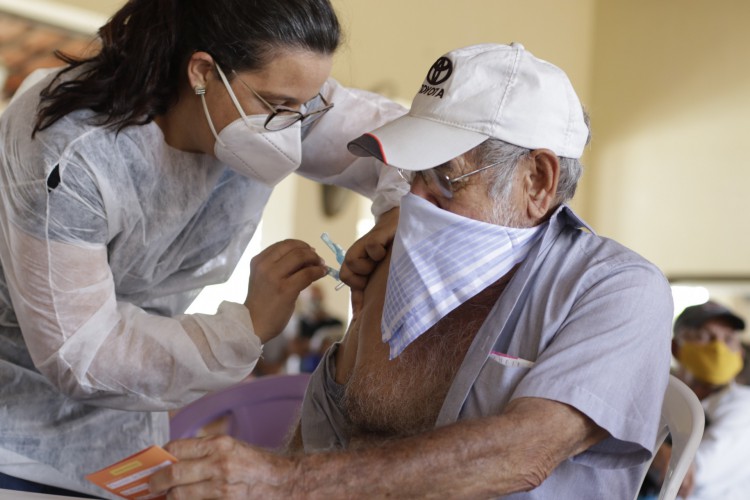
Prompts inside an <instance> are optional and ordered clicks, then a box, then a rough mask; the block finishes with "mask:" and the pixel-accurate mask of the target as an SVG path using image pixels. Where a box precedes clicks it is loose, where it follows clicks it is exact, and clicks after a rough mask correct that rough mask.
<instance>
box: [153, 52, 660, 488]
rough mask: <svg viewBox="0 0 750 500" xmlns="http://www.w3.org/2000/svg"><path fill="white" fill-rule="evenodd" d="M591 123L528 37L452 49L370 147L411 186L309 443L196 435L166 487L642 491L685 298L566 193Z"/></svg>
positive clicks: (329, 362)
mask: <svg viewBox="0 0 750 500" xmlns="http://www.w3.org/2000/svg"><path fill="white" fill-rule="evenodd" d="M588 136H589V130H588V126H587V124H586V121H585V117H584V113H583V111H582V107H581V104H580V102H579V100H578V98H577V96H576V94H575V92H574V90H573V88H572V85H571V84H570V82H569V80H568V78H567V76H566V75H565V74H564V73H563V72H562V71H561V70H560V69H558V68H556V67H555V66H553V65H551V64H549V63H547V62H545V61H541V60H539V59H537V58H535V57H534V56H533V55H531V54H530V53H529V52H527V51H526V50H525V49H524V48H523V47H522V46H521V45H519V44H512V45H510V46H507V45H495V44H486V45H479V46H472V47H467V48H463V49H458V50H455V51H452V52H450V53H448V54H446V55H445V56H443V57H441V58H440V59H438V61H437V62H436V63H435V64H434V65H433V66H432V67H431V68H430V70H429V72H428V74H427V78H426V80H425V82H424V84H423V85H422V87H421V89H420V90H419V93H418V94H417V95H416V97H415V98H414V102H413V104H412V107H411V110H410V112H409V113H408V115H406V116H404V117H402V118H399V119H397V120H396V121H394V122H391V123H389V124H387V125H385V126H384V127H382V128H380V129H378V130H375V131H373V132H372V133H371V134H368V135H366V136H363V137H361V138H359V139H357V140H356V141H354V142H353V143H351V144H350V150H351V151H352V152H354V153H355V154H359V155H373V156H376V157H378V158H379V159H381V160H382V161H383V162H385V163H387V164H389V165H391V166H393V167H395V168H399V169H400V171H401V173H402V175H403V176H404V177H405V178H406V179H407V180H408V181H409V182H410V183H411V192H410V193H409V194H407V195H406V196H404V198H403V199H402V203H401V212H400V218H399V223H398V229H397V231H396V236H395V240H394V242H393V245H392V248H391V249H390V252H389V255H388V257H387V258H386V259H385V260H384V261H383V262H382V263H381V264H380V265H378V266H377V267H376V268H375V270H374V272H373V273H372V275H371V276H370V277H369V281H368V282H367V286H366V288H365V289H364V295H363V297H361V298H359V299H357V301H356V303H357V305H358V306H361V307H358V308H357V310H356V314H355V318H354V320H353V321H352V323H351V325H350V327H349V330H348V332H347V335H346V337H345V339H344V341H343V342H342V343H340V344H339V345H337V346H334V348H332V349H331V350H329V351H328V353H327V355H326V357H325V358H324V360H323V362H322V363H321V364H320V366H319V367H318V370H317V371H316V372H315V374H314V376H313V379H312V381H311V385H310V387H309V389H308V393H307V395H306V400H305V403H304V405H303V411H302V417H301V425H300V428H299V429H298V432H297V436H296V437H297V440H296V443H297V446H300V445H301V446H303V447H304V453H297V454H294V455H290V456H280V455H274V454H270V453H267V452H263V451H260V450H258V449H255V448H252V447H250V446H247V445H243V444H240V443H238V442H236V441H233V440H231V439H228V438H214V439H206V440H199V441H186V442H175V443H172V444H170V445H168V449H169V450H171V451H172V452H173V453H175V454H176V455H177V456H178V458H180V459H181V460H183V461H185V462H184V463H183V462H180V463H178V464H176V465H174V466H173V467H171V468H169V469H167V470H166V471H162V472H160V473H158V474H157V476H156V477H155V478H154V479H153V480H152V483H151V484H152V487H153V489H154V490H165V489H167V488H173V490H172V492H173V493H175V494H176V497H180V498H183V497H184V498H203V497H204V496H205V497H208V496H210V495H212V494H217V492H219V493H221V494H225V495H227V496H231V495H235V496H236V497H237V498H245V497H246V496H258V497H262V496H269V495H270V496H273V495H277V496H289V495H291V496H296V497H311V498H317V497H331V498H354V497H362V498H367V497H385V496H393V497H437V496H439V497H443V498H455V497H469V498H487V497H496V496H502V495H509V494H513V493H516V494H517V495H515V496H513V498H550V499H551V498H554V499H568V498H569V499H586V498H591V499H601V498H608V499H611V498H622V499H630V498H633V497H634V496H635V493H636V491H637V489H638V486H639V485H638V482H639V478H640V477H641V472H642V471H643V468H644V467H645V462H646V460H648V459H649V457H650V456H651V453H652V448H653V447H654V443H655V437H656V433H657V430H658V426H659V411H660V407H661V400H662V397H663V394H664V390H665V387H666V383H667V377H668V374H669V361H670V354H669V342H670V331H669V330H670V326H671V318H672V302H671V293H670V290H669V286H668V283H667V282H666V280H665V279H664V277H663V275H662V274H661V273H660V272H659V271H658V270H657V269H656V268H655V267H654V266H653V265H652V264H650V263H648V262H647V261H645V260H644V259H643V258H641V257H639V256H638V255H636V254H635V253H633V252H632V251H630V250H628V249H626V248H624V247H623V246H621V245H619V244H617V243H615V242H613V241H611V240H607V239H605V238H601V237H599V236H596V235H595V234H593V232H592V231H590V230H583V229H582V227H585V225H584V224H583V222H581V220H580V219H578V218H577V217H576V216H575V215H574V214H573V212H572V211H571V209H570V208H569V207H568V206H567V205H565V201H566V200H568V199H569V198H571V197H572V195H573V193H574V191H575V187H576V184H577V181H578V178H579V176H580V172H581V165H580V163H579V160H578V159H579V158H580V156H581V154H582V153H583V149H584V146H585V144H586V143H587V142H588ZM377 253H378V251H377V249H376V250H375V251H373V254H377ZM348 264H349V268H350V269H351V270H352V271H357V270H360V271H361V272H363V273H365V274H366V273H367V272H369V266H368V264H367V263H357V262H349V263H348ZM362 270H363V271H362ZM342 275H343V273H342ZM349 279H350V282H352V283H356V282H357V279H356V277H355V276H353V275H351V276H349ZM219 488H221V489H219ZM523 492H525V493H523ZM181 495H184V496H181Z"/></svg>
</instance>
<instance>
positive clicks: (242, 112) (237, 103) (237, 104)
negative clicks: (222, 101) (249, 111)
mask: <svg viewBox="0 0 750 500" xmlns="http://www.w3.org/2000/svg"><path fill="white" fill-rule="evenodd" d="M214 64H216V69H217V70H219V76H220V77H221V80H222V81H223V82H224V86H225V87H226V88H227V92H229V97H231V98H232V102H233V103H234V107H235V108H237V112H238V113H239V114H240V116H241V117H242V118H243V119H244V120H245V121H247V115H246V114H245V110H243V109H242V106H241V105H240V101H238V100H237V96H236V95H234V91H233V90H232V87H231V85H229V80H227V77H226V76H225V75H224V72H223V71H222V70H221V68H220V67H219V65H218V64H217V63H216V62H214Z"/></svg>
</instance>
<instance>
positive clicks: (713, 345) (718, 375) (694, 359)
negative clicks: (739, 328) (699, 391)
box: [679, 340, 743, 385]
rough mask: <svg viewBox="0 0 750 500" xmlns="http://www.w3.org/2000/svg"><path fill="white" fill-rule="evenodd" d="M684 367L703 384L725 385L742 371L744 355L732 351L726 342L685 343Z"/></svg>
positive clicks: (681, 349) (683, 345)
mask: <svg viewBox="0 0 750 500" xmlns="http://www.w3.org/2000/svg"><path fill="white" fill-rule="evenodd" d="M679 360H680V363H682V365H683V366H684V367H685V368H686V369H687V370H689V371H690V373H692V374H693V376H694V377H695V378H697V379H698V380H700V381H702V382H707V383H709V384H714V385H725V384H728V383H729V382H731V381H732V380H733V379H734V377H736V376H737V374H738V373H740V371H741V370H742V364H743V363H742V355H741V354H740V353H739V352H735V351H733V350H731V349H730V348H729V347H728V346H727V345H726V344H725V343H724V342H720V341H718V340H714V341H713V342H710V343H708V344H703V343H698V342H685V343H683V344H682V345H681V346H680V350H679Z"/></svg>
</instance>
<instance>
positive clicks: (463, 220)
mask: <svg viewBox="0 0 750 500" xmlns="http://www.w3.org/2000/svg"><path fill="white" fill-rule="evenodd" d="M542 229H543V226H537V227H534V228H523V229H517V228H508V227H503V226H498V225H495V224H489V223H487V222H482V221H478V220H474V219H469V218H467V217H463V216H461V215H457V214H454V213H452V212H448V211H446V210H442V209H440V208H438V207H436V206H435V205H433V204H432V203H430V202H428V201H426V200H424V199H422V198H420V197H419V196H416V195H413V194H411V193H409V194H407V195H405V196H404V197H403V198H402V199H401V213H400V216H399V221H398V228H397V230H396V237H395V239H394V241H393V250H392V253H391V263H390V270H389V274H388V284H387V285H386V292H385V304H384V306H383V319H382V323H381V331H382V335H383V342H388V344H389V345H390V359H394V358H395V357H396V356H398V355H399V354H401V352H403V350H404V349H405V348H406V347H407V346H408V345H409V344H410V343H412V342H413V341H414V340H416V339H417V338H418V337H419V336H420V335H422V334H423V333H424V332H425V331H427V330H428V329H429V328H430V327H431V326H433V325H434V324H435V323H437V322H438V321H439V320H440V319H441V318H443V317H444V316H446V315H447V314H448V313H450V312H451V311H453V310H454V309H455V308H457V307H458V306H460V305H461V304H463V303H464V302H466V301H467V300H468V299H470V298H471V297H473V296H474V295H476V294H477V293H479V292H481V291H482V290H484V289H485V288H487V287H488V286H489V285H491V284H492V283H494V282H495V281H497V280H498V279H500V278H501V277H502V276H504V275H505V274H506V273H507V272H508V271H510V269H511V268H513V266H515V265H516V264H518V263H519V262H521V261H522V260H523V259H525V258H526V255H527V254H528V252H529V250H530V249H531V247H532V246H533V244H534V242H535V241H537V239H538V238H539V237H540V236H541V235H542Z"/></svg>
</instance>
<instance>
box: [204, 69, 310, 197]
mask: <svg viewBox="0 0 750 500" xmlns="http://www.w3.org/2000/svg"><path fill="white" fill-rule="evenodd" d="M216 69H217V70H219V76H221V79H222V81H223V82H224V86H225V87H226V89H227V92H229V96H230V97H231V98H232V102H233V103H234V106H235V107H236V108H237V111H238V112H239V114H240V118H238V119H236V120H235V121H233V122H232V123H230V124H229V125H227V126H226V127H224V128H223V129H222V130H221V132H219V133H218V134H217V133H216V129H215V128H214V124H213V122H212V121H211V116H210V114H209V112H208V106H206V99H205V97H203V95H201V96H200V97H201V102H202V103H203V112H204V113H205V115H206V119H207V120H208V125H209V127H210V128H211V132H212V133H213V135H214V138H215V139H216V144H215V145H214V154H215V155H216V158H218V159H219V160H221V161H222V162H224V163H226V164H227V165H229V167H230V168H231V169H232V170H234V171H235V172H237V173H239V174H242V175H244V176H246V177H250V178H252V179H256V180H258V181H260V182H262V183H264V184H267V185H269V186H275V185H276V184H278V183H279V182H281V180H282V179H284V178H285V177H286V176H287V175H289V174H290V173H292V172H294V171H295V170H297V168H298V167H299V165H300V162H301V161H302V136H301V124H300V123H295V124H294V125H292V126H291V127H288V128H285V129H283V130H277V131H273V132H271V131H268V130H266V129H265V128H264V127H263V125H264V123H265V121H266V118H267V115H251V116H247V115H246V114H245V111H244V110H243V109H242V106H240V103H239V101H238V100H237V97H236V96H235V95H234V92H233V91H232V87H230V86H229V82H228V81H227V78H226V76H224V72H223V71H222V70H221V68H219V66H218V65H217V66H216Z"/></svg>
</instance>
